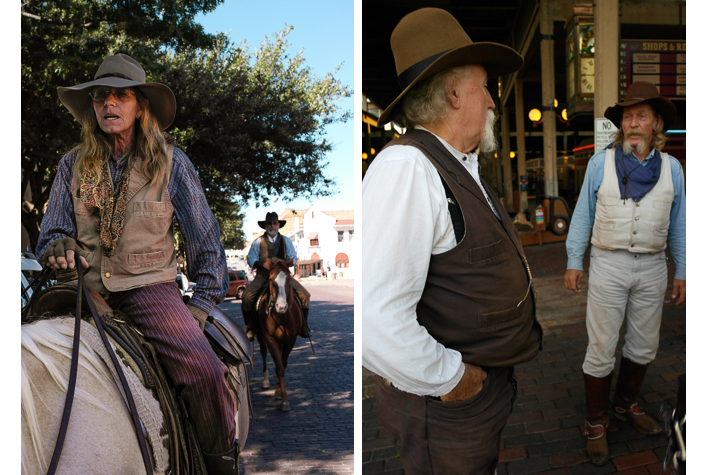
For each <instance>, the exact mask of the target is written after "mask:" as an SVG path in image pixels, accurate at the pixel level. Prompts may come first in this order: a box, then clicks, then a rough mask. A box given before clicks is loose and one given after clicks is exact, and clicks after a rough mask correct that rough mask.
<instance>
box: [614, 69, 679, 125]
mask: <svg viewBox="0 0 710 475" xmlns="http://www.w3.org/2000/svg"><path fill="white" fill-rule="evenodd" d="M642 102H646V103H648V104H649V105H650V106H651V107H653V109H654V110H655V111H656V112H657V113H658V114H660V116H661V117H662V118H663V131H664V132H665V131H666V130H668V129H669V128H671V127H673V124H675V119H676V117H677V115H678V112H677V111H676V108H675V105H673V103H672V102H671V101H670V99H668V98H667V97H663V96H662V95H661V94H660V93H659V92H658V89H656V86H654V85H653V84H651V83H650V82H646V81H636V82H635V83H633V84H632V85H630V86H629V89H628V91H626V100H625V101H623V102H617V103H616V105H614V106H611V107H607V108H606V111H604V117H606V118H607V119H609V120H610V121H612V123H613V124H614V125H615V126H616V127H617V128H621V116H622V115H623V113H624V107H629V106H633V105H636V104H641V103H642Z"/></svg>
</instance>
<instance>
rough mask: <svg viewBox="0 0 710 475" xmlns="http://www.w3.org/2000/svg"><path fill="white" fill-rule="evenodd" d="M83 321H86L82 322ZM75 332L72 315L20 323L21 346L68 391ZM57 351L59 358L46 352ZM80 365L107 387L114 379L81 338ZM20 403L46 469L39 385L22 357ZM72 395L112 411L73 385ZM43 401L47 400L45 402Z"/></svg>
mask: <svg viewBox="0 0 710 475" xmlns="http://www.w3.org/2000/svg"><path fill="white" fill-rule="evenodd" d="M82 325H89V324H88V323H86V322H82ZM73 335H74V323H73V317H67V318H55V319H47V320H40V321H38V322H36V323H32V324H27V325H22V327H21V342H22V348H24V349H25V350H27V351H28V352H29V353H31V354H32V355H33V356H34V357H35V358H37V360H38V361H39V362H40V363H42V364H43V365H44V366H45V367H46V368H47V371H48V372H49V374H50V376H51V377H52V380H54V382H55V383H56V384H57V385H58V386H59V387H60V388H61V389H62V390H63V391H67V387H68V382H69V364H68V362H69V359H70V358H71V351H72V337H73ZM47 350H51V351H53V352H56V353H59V354H60V355H61V357H62V358H61V359H58V358H57V357H56V355H55V354H52V353H50V352H48V351H47ZM79 365H80V366H81V367H82V368H84V369H85V370H87V371H88V372H90V373H91V374H92V375H94V377H96V379H97V380H98V381H100V382H101V384H102V385H103V386H105V388H106V390H110V387H111V386H112V385H113V384H114V383H113V379H112V377H111V375H110V373H109V372H108V370H107V369H106V367H105V365H104V363H103V362H102V361H101V359H100V358H99V357H98V355H97V354H96V353H95V352H94V350H93V349H92V348H91V347H90V346H88V345H87V344H86V343H84V341H83V340H82V341H81V344H80V346H79ZM21 388H22V395H21V407H22V413H23V415H24V416H25V422H26V424H27V429H28V432H29V434H30V437H31V441H32V447H33V452H34V456H35V457H36V458H37V460H38V462H39V466H40V467H42V468H43V470H46V467H47V466H48V462H47V460H46V459H45V457H44V454H43V453H42V447H43V446H44V437H43V434H42V433H41V429H40V424H39V419H38V411H37V407H36V403H35V398H36V399H37V400H38V401H39V402H41V403H42V402H43V401H42V388H37V387H36V386H35V385H34V384H33V382H32V380H31V379H30V375H29V374H28V370H27V367H26V366H25V361H24V360H23V361H22V379H21ZM75 398H76V399H77V400H84V401H86V402H88V403H89V404H92V405H94V406H96V407H97V408H99V409H102V410H105V411H107V412H108V413H112V412H113V411H111V409H109V408H108V407H107V406H106V405H104V404H103V403H101V401H99V400H98V399H96V398H95V397H94V396H92V395H91V394H90V393H88V392H87V391H85V390H83V389H81V388H79V386H77V387H76V393H75ZM45 404H46V403H45ZM29 456H30V454H27V453H25V451H24V450H23V454H22V465H23V471H24V466H25V459H26V457H29Z"/></svg>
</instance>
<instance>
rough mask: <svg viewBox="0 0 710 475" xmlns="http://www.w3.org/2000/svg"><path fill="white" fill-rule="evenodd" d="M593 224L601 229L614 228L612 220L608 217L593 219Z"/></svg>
mask: <svg viewBox="0 0 710 475" xmlns="http://www.w3.org/2000/svg"><path fill="white" fill-rule="evenodd" d="M594 226H595V227H597V228H598V229H600V230H602V231H611V230H612V229H614V221H612V220H610V219H597V220H595V221H594Z"/></svg>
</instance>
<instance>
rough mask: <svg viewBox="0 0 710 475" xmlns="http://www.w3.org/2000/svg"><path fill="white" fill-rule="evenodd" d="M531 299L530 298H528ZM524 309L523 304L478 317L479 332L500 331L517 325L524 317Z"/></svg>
mask: <svg viewBox="0 0 710 475" xmlns="http://www.w3.org/2000/svg"><path fill="white" fill-rule="evenodd" d="M528 298H530V296H528ZM523 307H525V305H524V304H523V303H521V304H520V305H518V306H517V307H513V308H509V309H507V310H501V311H499V312H490V313H482V314H479V315H478V329H479V330H498V329H502V328H507V327H510V326H515V325H517V322H516V320H517V319H518V318H520V317H522V316H523Z"/></svg>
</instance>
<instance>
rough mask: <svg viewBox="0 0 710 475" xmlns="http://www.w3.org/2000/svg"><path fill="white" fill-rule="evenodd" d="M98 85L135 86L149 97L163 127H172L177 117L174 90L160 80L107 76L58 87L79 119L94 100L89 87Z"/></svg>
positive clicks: (59, 92)
mask: <svg viewBox="0 0 710 475" xmlns="http://www.w3.org/2000/svg"><path fill="white" fill-rule="evenodd" d="M96 86H107V87H135V88H137V89H138V90H140V92H141V94H143V95H144V96H145V97H146V99H148V103H149V107H150V110H151V112H152V113H153V114H154V115H155V116H156V118H157V119H158V123H159V124H160V127H161V129H163V130H165V129H167V128H168V127H170V124H172V123H173V120H174V119H175V111H176V109H177V106H176V102H175V95H174V94H173V91H172V90H171V89H170V88H169V87H168V86H166V85H165V84H161V83H158V82H150V83H143V82H138V81H133V80H130V79H123V78H119V77H105V78H100V79H95V80H93V81H89V82H86V83H83V84H79V85H77V86H71V87H60V88H58V94H59V100H60V101H62V104H64V106H65V107H66V108H67V109H69V112H71V114H72V115H73V116H74V117H75V118H76V119H77V120H78V121H79V122H81V121H82V120H83V117H84V114H86V111H87V110H92V109H91V104H92V100H91V97H89V91H88V89H91V88H92V87H96Z"/></svg>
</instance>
